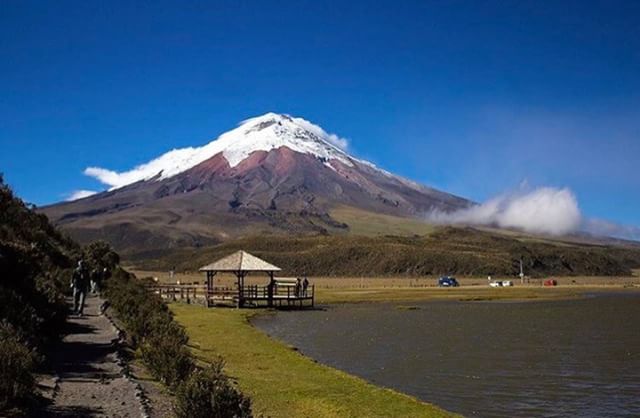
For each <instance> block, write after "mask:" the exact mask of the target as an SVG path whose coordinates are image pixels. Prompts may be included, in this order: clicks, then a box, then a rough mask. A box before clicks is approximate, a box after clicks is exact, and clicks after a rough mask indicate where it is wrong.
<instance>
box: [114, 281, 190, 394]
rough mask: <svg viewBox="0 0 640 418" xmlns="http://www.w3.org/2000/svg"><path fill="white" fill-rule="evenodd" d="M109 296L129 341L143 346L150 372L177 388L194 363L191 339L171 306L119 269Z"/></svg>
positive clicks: (171, 386)
mask: <svg viewBox="0 0 640 418" xmlns="http://www.w3.org/2000/svg"><path fill="white" fill-rule="evenodd" d="M105 295H106V297H107V299H108V300H109V302H110V303H111V305H112V306H113V308H114V309H115V311H116V312H117V314H118V318H119V319H120V320H121V321H122V322H123V323H124V326H125V328H126V330H127V334H128V337H129V340H130V341H131V343H132V344H133V346H134V347H137V348H140V349H141V352H142V359H143V360H144V362H145V364H146V365H147V367H148V368H149V371H150V372H151V373H152V374H153V376H154V377H155V378H157V379H158V380H160V381H161V382H163V383H164V384H166V385H167V386H168V387H170V388H172V389H174V388H176V387H177V385H178V384H179V383H180V382H182V381H184V380H185V379H186V378H187V377H188V376H189V374H190V373H191V371H192V370H193V368H194V364H193V360H192V358H191V355H190V353H189V351H188V349H187V348H186V344H187V342H188V341H189V339H188V338H187V335H186V333H185V332H184V329H183V328H182V327H181V326H180V325H178V324H177V323H176V322H175V321H174V320H173V316H172V315H171V312H170V311H169V309H168V308H167V306H166V305H165V304H164V303H163V302H162V300H161V299H160V297H159V296H158V295H154V294H151V293H149V292H148V291H147V289H146V288H145V287H144V285H143V284H142V283H141V282H139V281H137V280H135V279H132V278H131V277H130V276H129V275H128V274H127V273H125V272H123V271H121V270H119V269H116V271H115V272H114V275H113V277H112V278H110V279H109V280H107V282H106V288H105Z"/></svg>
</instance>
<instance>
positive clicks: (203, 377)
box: [175, 360, 253, 418]
mask: <svg viewBox="0 0 640 418" xmlns="http://www.w3.org/2000/svg"><path fill="white" fill-rule="evenodd" d="M223 367H224V363H223V362H222V360H218V361H217V362H216V363H214V364H213V365H211V366H210V367H208V368H207V369H204V370H196V371H195V372H193V374H192V375H191V376H190V377H189V379H188V380H187V381H185V382H184V383H183V384H182V385H180V387H179V388H178V391H177V393H176V402H175V412H176V415H177V416H178V417H179V418H200V417H201V418H227V417H229V418H243V417H251V416H253V415H252V413H251V400H250V399H249V398H247V397H245V396H244V395H243V394H242V393H241V392H240V391H238V390H237V389H236V388H235V387H234V386H233V385H232V383H231V381H230V380H229V378H228V377H227V376H225V375H224V373H223V371H222V370H223Z"/></svg>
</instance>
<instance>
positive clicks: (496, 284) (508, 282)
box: [489, 280, 513, 287]
mask: <svg viewBox="0 0 640 418" xmlns="http://www.w3.org/2000/svg"><path fill="white" fill-rule="evenodd" d="M489 286H491V287H511V286H513V282H512V281H511V280H503V281H495V282H490V283H489Z"/></svg>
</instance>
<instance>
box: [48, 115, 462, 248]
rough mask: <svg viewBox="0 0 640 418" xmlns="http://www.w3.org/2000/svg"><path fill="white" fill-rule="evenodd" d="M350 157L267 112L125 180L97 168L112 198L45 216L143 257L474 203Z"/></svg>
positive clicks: (306, 127) (339, 144)
mask: <svg viewBox="0 0 640 418" xmlns="http://www.w3.org/2000/svg"><path fill="white" fill-rule="evenodd" d="M345 148H346V141H345V140H343V139H341V138H339V137H338V136H336V135H333V134H329V133H327V132H326V131H324V130H323V129H322V128H320V127H319V126H317V125H314V124H313V123H311V122H308V121H306V120H304V119H301V118H295V117H291V116H287V115H279V114H275V113H267V114H265V115H263V116H259V117H255V118H251V119H247V120H245V121H243V122H242V123H240V125H239V126H238V127H237V128H235V129H233V130H231V131H229V132H226V133H224V134H222V135H220V136H219V137H218V138H217V139H216V140H214V141H211V142H210V143H208V144H206V145H203V146H200V147H192V148H183V149H176V150H173V151H170V152H167V153H166V154H164V155H162V156H160V157H158V158H156V159H154V160H152V161H150V162H148V163H146V164H142V165H140V166H138V167H135V168H134V169H132V170H129V171H126V172H121V173H118V172H115V171H110V170H106V169H103V168H96V167H92V168H88V169H87V170H86V173H87V174H88V175H91V176H94V177H96V178H98V179H99V180H100V181H102V182H103V183H105V184H107V185H108V186H110V190H109V191H107V192H102V193H99V194H96V195H93V196H90V197H86V198H82V199H79V200H76V201H73V202H67V203H61V204H58V205H53V206H50V207H47V208H44V209H43V211H44V212H45V213H46V214H47V215H49V216H50V217H51V218H52V220H53V221H54V222H56V223H57V224H58V225H60V226H62V227H64V228H66V229H67V230H68V231H69V232H71V233H72V235H74V236H75V237H76V238H78V239H80V240H81V241H87V240H93V239H106V240H109V241H111V242H112V243H113V244H115V245H116V246H117V247H118V248H120V249H124V248H129V247H135V248H136V249H140V248H141V247H142V249H144V248H155V247H166V246H173V245H200V244H204V243H211V242H217V241H219V240H222V239H226V238H229V237H234V236H242V235H250V234H256V233H263V232H270V233H274V232H275V233H282V232H287V233H308V232H323V233H331V232H337V233H344V232H349V230H350V226H349V222H348V221H345V219H344V218H343V217H341V216H340V215H339V214H338V212H340V213H345V211H346V212H347V213H350V214H354V213H355V214H356V215H355V216H366V214H367V213H375V214H377V215H380V214H383V215H392V216H394V217H396V219H402V218H420V217H422V216H423V215H424V214H425V213H427V212H431V211H433V210H438V211H441V212H448V211H452V210H456V209H459V208H463V207H467V206H469V204H470V202H469V201H467V200H465V199H461V198H459V197H456V196H453V195H450V194H447V193H444V192H441V191H438V190H435V189H432V188H430V187H426V186H422V185H419V184H417V183H414V182H411V181H408V180H406V179H404V178H402V177H399V176H396V175H393V174H391V173H388V172H386V171H384V170H381V169H379V168H377V167H375V166H374V165H373V164H371V163H368V162H366V161H362V160H359V159H357V158H354V157H352V156H350V155H349V154H347V152H346V151H345ZM345 208H346V209H345Z"/></svg>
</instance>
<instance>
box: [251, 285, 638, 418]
mask: <svg viewBox="0 0 640 418" xmlns="http://www.w3.org/2000/svg"><path fill="white" fill-rule="evenodd" d="M254 325H256V326H257V327H258V328H260V329H262V330H263V331H265V332H266V333H268V334H269V335H271V336H273V337H275V338H277V339H279V340H282V341H284V342H286V343H288V344H291V345H293V346H295V347H297V348H298V349H299V350H300V351H301V352H303V353H304V354H305V355H307V356H309V357H311V358H313V359H316V360H318V361H319V362H322V363H324V364H327V365H330V366H333V367H336V368H338V369H341V370H344V371H347V372H349V373H352V374H354V375H357V376H360V377H362V378H364V379H366V380H368V381H370V382H372V383H375V384H377V385H381V386H386V387H390V388H394V389H396V390H398V391H401V392H404V393H407V394H410V395H413V396H415V397H417V398H419V399H422V400H424V401H426V402H431V403H434V404H436V405H438V406H441V407H443V408H445V409H447V410H449V411H453V412H457V413H460V414H463V415H465V416H482V417H505V416H511V417H533V416H535V417H542V416H544V417H556V416H582V417H605V416H606V417H614V416H619V417H624V416H629V417H630V416H636V417H637V416H640V296H638V295H637V294H636V295H598V296H591V297H586V298H584V299H579V300H567V301H544V302H440V301H436V302H423V303H418V304H416V303H412V304H410V305H409V304H407V305H404V306H403V305H401V304H373V303H372V304H351V305H334V306H330V307H328V308H327V309H326V310H324V311H321V310H317V311H304V312H300V311H298V312H296V311H288V312H278V313H277V314H275V315H266V316H261V317H259V318H257V319H256V320H254Z"/></svg>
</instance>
